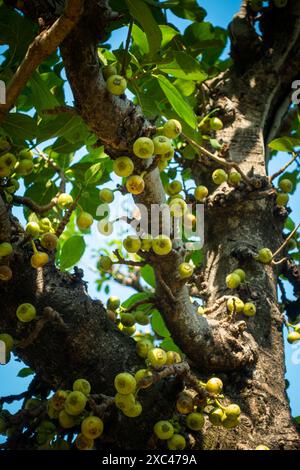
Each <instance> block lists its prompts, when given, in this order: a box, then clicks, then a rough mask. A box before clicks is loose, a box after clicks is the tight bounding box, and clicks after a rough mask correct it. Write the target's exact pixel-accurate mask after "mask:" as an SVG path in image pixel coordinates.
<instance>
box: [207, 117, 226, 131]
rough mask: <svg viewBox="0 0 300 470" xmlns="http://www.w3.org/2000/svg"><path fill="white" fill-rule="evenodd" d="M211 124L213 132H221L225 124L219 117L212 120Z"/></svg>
mask: <svg viewBox="0 0 300 470" xmlns="http://www.w3.org/2000/svg"><path fill="white" fill-rule="evenodd" d="M209 123H210V128H211V129H212V130H213V131H220V130H221V129H223V122H222V121H221V119H219V118H217V117H213V118H211V119H210V122H209Z"/></svg>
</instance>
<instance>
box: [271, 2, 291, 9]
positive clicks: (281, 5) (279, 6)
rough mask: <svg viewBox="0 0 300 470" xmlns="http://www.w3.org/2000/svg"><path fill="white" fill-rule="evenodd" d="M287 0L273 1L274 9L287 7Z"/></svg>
mask: <svg viewBox="0 0 300 470" xmlns="http://www.w3.org/2000/svg"><path fill="white" fill-rule="evenodd" d="M287 3H288V0H274V4H275V7H277V8H284V7H286V6H287Z"/></svg>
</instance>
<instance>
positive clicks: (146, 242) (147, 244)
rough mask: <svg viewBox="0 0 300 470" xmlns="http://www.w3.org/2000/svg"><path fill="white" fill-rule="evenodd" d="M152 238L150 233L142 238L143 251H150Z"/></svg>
mask: <svg viewBox="0 0 300 470" xmlns="http://www.w3.org/2000/svg"><path fill="white" fill-rule="evenodd" d="M152 240H153V239H152V237H151V235H149V234H148V233H145V234H143V235H142V237H141V249H142V250H143V251H150V250H151V248H152Z"/></svg>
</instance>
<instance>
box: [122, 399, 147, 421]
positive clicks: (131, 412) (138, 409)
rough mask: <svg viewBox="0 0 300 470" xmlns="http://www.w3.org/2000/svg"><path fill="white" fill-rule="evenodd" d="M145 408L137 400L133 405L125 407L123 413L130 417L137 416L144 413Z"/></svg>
mask: <svg viewBox="0 0 300 470" xmlns="http://www.w3.org/2000/svg"><path fill="white" fill-rule="evenodd" d="M142 411H143V408H142V405H141V403H140V402H139V401H137V402H136V403H135V404H134V405H133V406H132V407H130V408H129V407H128V408H125V409H124V410H123V413H124V415H125V416H127V417H128V418H137V417H138V416H140V414H141V413H142Z"/></svg>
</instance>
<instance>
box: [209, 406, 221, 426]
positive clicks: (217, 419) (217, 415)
mask: <svg viewBox="0 0 300 470" xmlns="http://www.w3.org/2000/svg"><path fill="white" fill-rule="evenodd" d="M208 419H209V421H210V422H211V424H213V426H222V421H223V420H224V419H225V415H224V412H223V410H222V409H221V408H214V409H213V410H212V411H211V412H210V413H209V417H208Z"/></svg>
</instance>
